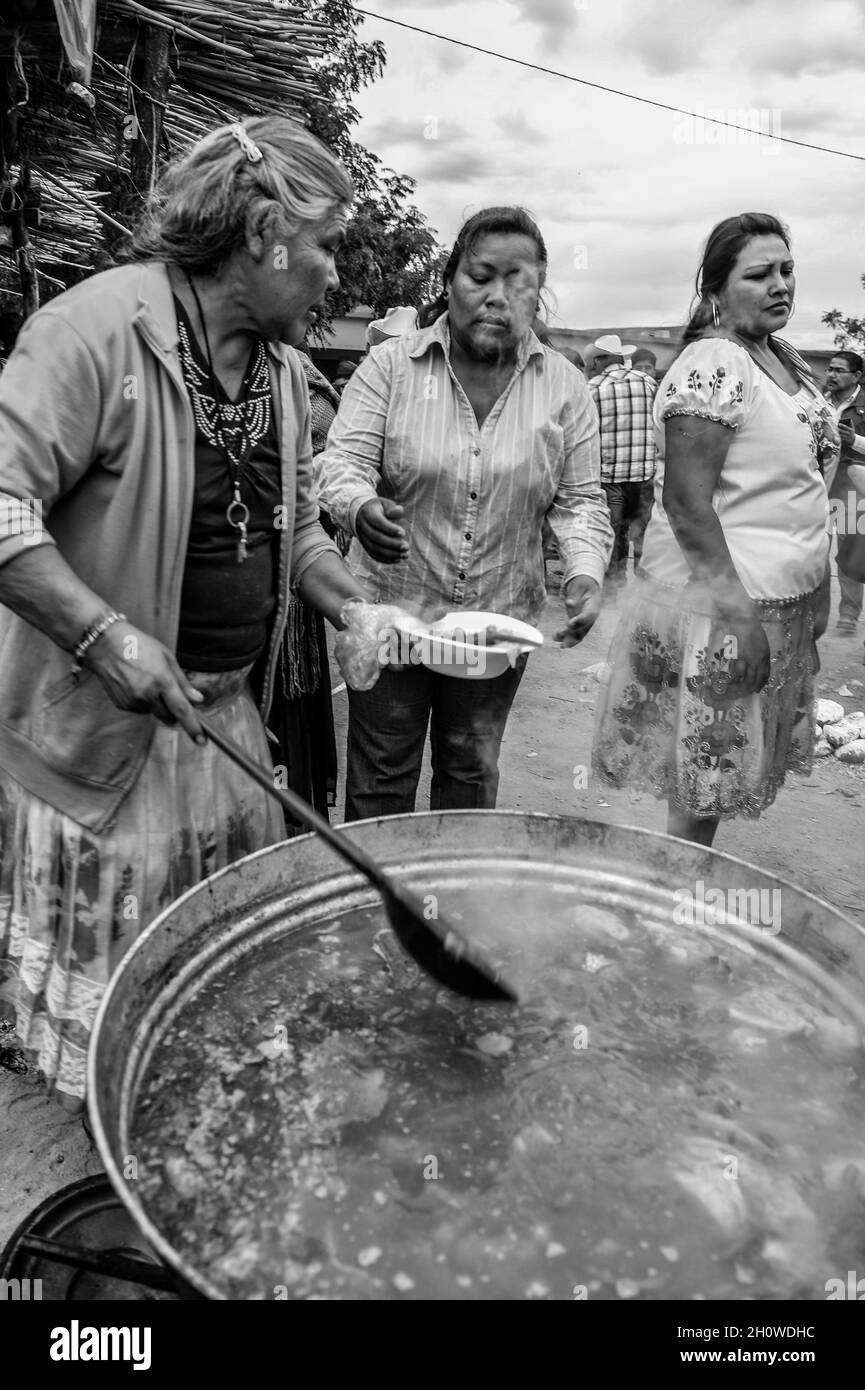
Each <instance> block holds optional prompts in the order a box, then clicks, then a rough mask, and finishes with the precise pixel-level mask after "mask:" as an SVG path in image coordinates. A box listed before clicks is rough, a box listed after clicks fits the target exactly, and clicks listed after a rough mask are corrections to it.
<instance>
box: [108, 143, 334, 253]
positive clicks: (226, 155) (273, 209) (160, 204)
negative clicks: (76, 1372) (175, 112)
mask: <svg viewBox="0 0 865 1390" xmlns="http://www.w3.org/2000/svg"><path fill="white" fill-rule="evenodd" d="M240 126H242V131H243V132H245V136H246V137H247V138H246V139H245V140H244V139H242V138H240V136H239V134H238V131H239V128H240ZM250 146H252V147H254V148H255V149H257V150H258V151H260V153H261V158H260V159H259V160H255V159H252V158H250V156H249V153H248V151H249V149H250ZM353 196H354V190H353V189H352V185H351V180H350V179H349V177H348V174H347V173H346V171H345V169H344V168H343V166H342V164H340V162H339V160H338V159H337V158H336V157H335V156H334V155H332V154H331V152H330V150H328V149H327V147H326V146H325V145H323V144H322V143H321V141H320V140H317V139H316V137H315V136H314V135H311V134H310V132H309V131H308V130H306V129H305V128H304V127H303V126H302V125H299V124H298V123H297V122H296V121H292V120H289V119H288V118H287V117H285V116H256V117H253V118H251V119H249V120H246V121H243V122H242V123H236V124H234V125H224V126H220V127H219V129H218V130H214V131H213V132H212V133H211V134H210V135H205V136H204V138H203V139H202V140H199V141H198V143H197V144H195V145H193V147H192V149H191V150H190V151H189V152H188V154H186V155H184V156H183V158H182V159H179V160H177V161H175V162H173V163H171V164H169V165H168V167H167V168H166V170H165V171H164V173H163V175H162V177H161V179H160V181H159V183H158V184H157V186H156V188H155V189H154V191H153V194H152V195H151V197H150V199H149V200H148V203H147V206H146V208H145V211H144V215H143V217H142V219H141V221H140V223H139V225H138V227H137V228H136V230H135V233H134V235H133V239H132V246H131V251H130V254H131V256H132V258H133V259H134V260H159V261H169V262H171V263H172V264H173V265H177V266H179V267H180V268H181V269H182V270H185V271H187V272H188V273H189V274H191V275H215V274H217V273H218V272H219V270H220V269H221V268H222V267H223V266H224V265H225V262H226V261H227V260H228V259H229V257H230V256H231V255H232V254H233V252H235V251H236V250H237V249H238V248H239V247H241V246H243V244H244V243H245V240H246V235H247V232H248V231H257V232H259V233H260V234H261V235H262V236H264V237H265V238H266V239H274V238H276V237H279V236H288V235H291V233H292V232H295V231H297V229H298V227H299V226H300V225H301V224H302V223H304V222H315V221H318V220H319V219H320V218H322V217H326V216H327V215H328V213H331V212H334V211H336V210H337V209H338V208H341V207H346V206H347V205H348V204H349V203H350V202H351V200H352V197H353Z"/></svg>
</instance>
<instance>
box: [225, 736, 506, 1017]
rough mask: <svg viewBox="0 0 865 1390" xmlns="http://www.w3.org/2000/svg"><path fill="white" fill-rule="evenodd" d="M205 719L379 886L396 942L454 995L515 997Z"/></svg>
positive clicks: (455, 936) (474, 948) (438, 922)
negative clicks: (275, 784) (276, 785)
mask: <svg viewBox="0 0 865 1390" xmlns="http://www.w3.org/2000/svg"><path fill="white" fill-rule="evenodd" d="M199 718H200V716H199ZM200 723H201V727H202V729H203V730H204V732H205V734H206V735H207V737H208V738H209V739H210V740H211V742H212V743H215V744H216V746H217V748H220V749H221V750H222V752H223V753H225V755H226V757H228V758H230V759H231V761H232V762H234V763H236V764H237V766H238V767H241V768H243V770H244V772H246V773H247V774H248V775H249V776H250V777H251V778H252V780H253V781H254V782H257V783H258V785H259V786H260V787H261V789H262V791H265V792H267V793H268V795H270V796H272V797H273V799H274V800H275V801H278V802H279V804H280V806H282V808H283V810H285V811H288V812H289V813H290V814H291V815H292V816H294V818H295V819H296V820H299V821H300V822H301V824H302V825H305V826H307V827H308V828H309V829H310V830H313V831H314V832H315V833H316V835H320V836H321V838H322V839H323V840H326V841H327V843H328V844H329V845H330V847H331V849H332V850H334V851H335V852H336V853H337V854H339V855H341V856H342V858H343V859H346V860H348V862H349V864H351V865H352V866H353V867H354V868H355V869H358V870H359V871H360V873H362V874H363V875H364V877H365V878H368V879H369V881H370V883H372V884H373V885H374V886H375V887H376V888H377V889H378V891H379V892H380V893H381V896H382V899H383V901H384V907H385V911H386V913H387V916H388V921H389V922H390V925H391V927H392V928H393V931H394V934H395V936H396V938H397V940H398V941H399V942H400V944H401V946H402V947H403V949H404V950H405V951H407V952H408V954H409V955H410V956H411V957H412V958H413V959H414V960H416V961H417V963H418V965H419V966H420V967H421V969H423V970H425V971H426V972H427V974H428V975H432V977H433V978H434V979H436V980H438V981H439V983H440V984H443V985H446V986H447V987H448V989H452V990H453V991H454V993H455V994H463V995H465V996H466V997H467V998H468V999H487V1000H490V1001H494V1000H496V1001H498V1002H500V1003H504V1002H506V1001H507V1002H509V1003H513V1002H515V1001H516V999H517V994H516V991H515V990H514V989H513V988H512V986H511V985H509V984H508V983H507V981H506V980H504V979H503V978H502V974H501V971H499V970H497V969H496V967H495V965H493V963H492V961H491V960H490V959H489V957H488V956H487V953H486V952H485V951H484V950H482V949H481V947H479V946H478V945H476V944H475V943H474V942H472V941H470V940H469V939H468V937H467V936H465V935H464V934H463V933H462V932H461V931H459V930H458V929H457V928H456V927H455V926H453V925H452V924H450V923H448V922H447V921H445V920H444V919H443V918H441V917H438V918H427V917H425V916H424V905H423V903H422V902H421V900H420V898H419V897H418V896H417V894H416V893H413V892H412V891H411V889H410V888H406V887H405V886H404V885H403V884H401V883H398V882H396V880H395V879H392V878H391V877H390V875H389V874H387V873H385V871H384V869H383V868H382V866H381V865H380V864H379V863H377V862H376V860H375V859H371V858H370V857H369V855H368V854H366V853H365V852H364V851H363V850H361V849H359V848H358V846H357V845H355V844H354V843H353V842H352V841H351V840H350V839H349V838H348V836H347V835H343V834H340V832H339V831H337V830H334V828H333V826H332V825H330V823H329V822H328V821H326V820H325V819H324V817H323V816H320V815H319V813H318V812H317V811H315V810H313V808H312V807H311V806H310V805H309V804H308V802H306V801H304V800H303V798H302V797H300V796H298V795H297V793H296V792H292V791H288V790H283V789H281V788H279V787H275V786H274V784H273V773H272V772H271V773H269V772H268V771H267V770H266V768H264V767H262V766H261V765H260V764H259V763H257V762H256V761H255V759H254V758H250V757H249V756H248V754H247V753H245V752H244V751H243V749H242V748H240V747H239V746H238V744H236V743H235V742H234V739H232V738H229V737H228V736H227V735H226V734H224V733H222V732H221V731H220V730H219V729H217V728H215V727H214V726H213V725H212V724H211V723H210V722H209V721H208V720H207V719H202V718H200Z"/></svg>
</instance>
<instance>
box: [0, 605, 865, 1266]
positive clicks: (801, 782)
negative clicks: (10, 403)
mask: <svg viewBox="0 0 865 1390" xmlns="http://www.w3.org/2000/svg"><path fill="white" fill-rule="evenodd" d="M836 610H837V590H836V592H835V594H834V601H833V613H832V619H831V622H830V628H829V631H828V633H827V635H826V637H825V638H824V639H822V641H821V643H820V654H821V660H822V664H823V670H822V672H821V674H820V677H819V688H818V693H819V694H820V695H822V696H825V697H828V698H832V699H838V700H839V702H840V703H841V704H843V705H844V707H845V709H846V710H847V712H850V711H852V710H857V709H862V708H865V665H863V639H865V623H860V625H859V635H858V636H857V637H855V638H851V637H838V636H836V635H835V633H834V621H835V613H836ZM561 612H562V610H561V605H560V601H559V599H558V598H556V597H554V596H551V598H550V601H549V603H548V605H547V611H546V613H545V615H544V620H543V623H542V627H543V630H544V633H545V635H546V636H547V637H548V638H549V637H551V635H552V633H553V632H554V631H555V629H556V627H557V626H558V625H559V622H560V618H561ZM615 624H616V609H615V607H613V608H608V609H606V610H605V611H604V612H603V614H602V616H601V618H600V620H599V622H598V624H597V626H596V628H595V630H594V631H593V632H592V633H591V634H590V635H589V637H588V638H587V640H586V641H585V642H584V643H583V644H582V646H580V647H577V648H574V649H572V650H569V651H563V650H559V649H556V648H555V647H554V646H553V645H552V643H551V642H550V641H548V642H547V644H546V645H545V646H544V647H543V648H542V649H541V650H540V651H539V652H538V653H536V654H534V655H533V656H532V658H531V660H530V662H529V667H528V670H527V673H526V676H525V678H524V680H523V684H522V687H521V689H520V692H519V695H518V697H517V702H516V705H515V708H514V711H513V714H512V716H511V720H510V723H509V726H508V730H507V734H506V738H505V742H504V746H503V750H502V758H501V785H500V789H499V806H500V807H501V808H503V809H504V808H510V809H516V810H525V811H546V812H550V813H552V814H554V815H570V816H582V817H585V818H587V819H590V820H600V821H615V822H617V823H620V824H624V825H631V826H640V827H643V828H645V829H650V830H663V829H664V826H665V807H664V806H663V804H661V803H659V802H655V801H654V800H653V799H651V798H649V797H646V798H642V799H639V800H634V799H632V798H631V797H629V796H628V795H627V794H626V793H619V792H610V791H609V790H607V789H605V788H603V787H601V786H598V785H596V784H594V783H593V781H592V779H591V776H589V781H588V786H587V787H586V788H585V789H584V790H575V789H574V769H575V768H582V767H584V768H587V767H588V764H589V762H590V750H591V738H592V721H593V716H594V707H595V699H596V695H597V684H596V682H595V680H594V679H593V678H592V677H591V676H585V675H581V672H584V671H585V669H586V668H587V667H590V666H592V665H594V664H596V663H598V662H601V661H603V660H604V659H605V657H606V654H607V650H608V647H609V643H610V639H611V637H612V634H613V630H614V627H615ZM334 680H335V684H336V685H338V684H339V682H340V680H341V678H340V676H339V675H338V674H337V675H335V677H334ZM844 684H846V686H847V687H848V689H850V690H851V691H852V692H853V695H852V697H847V698H844V697H840V696H838V694H837V692H838V690H839V688H840V687H841V686H842V685H844ZM334 707H335V713H336V722H337V743H338V746H339V747H340V749H341V751H342V749H343V748H344V742H345V720H346V707H347V702H346V697H345V693H344V691H343V692H338V693H335V696H334ZM428 785H429V778H428V774H426V775H425V776H424V778H423V781H422V784H421V788H420V792H419V796H418V804H417V809H418V810H423V809H425V807H426V806H427V805H428ZM863 801H865V768H847V767H845V766H844V765H843V764H841V763H838V762H837V761H836V760H835V759H832V758H829V759H825V760H823V761H821V762H818V763H815V767H814V772H813V775H812V776H811V777H810V778H808V779H807V780H806V779H801V778H792V779H790V780H789V781H788V784H787V786H786V787H785V788H784V790H783V791H782V793H781V795H780V796H779V798H778V800H777V802H776V804H775V805H774V806H773V807H771V809H770V810H769V811H768V812H767V813H766V814H765V815H764V816H763V817H761V819H760V820H758V821H746V820H735V821H730V822H727V823H726V824H724V825H722V827H721V829H720V831H719V833H718V837H717V840H716V845H715V847H716V848H717V849H719V850H721V851H723V852H725V853H728V854H732V855H736V856H737V857H739V858H742V859H745V860H750V861H751V862H753V863H756V864H758V865H760V867H762V868H763V869H766V870H768V871H770V872H774V873H777V874H779V875H781V876H782V877H784V878H788V879H790V880H792V881H793V882H795V883H799V884H801V885H802V886H803V887H805V888H808V889H810V890H811V891H812V892H814V893H817V894H818V895H819V896H821V897H823V898H825V899H826V900H827V901H828V902H830V903H833V904H834V905H836V906H837V907H839V908H841V909H842V910H843V911H845V912H847V913H849V914H850V915H851V916H853V917H855V918H857V920H861V921H865V909H863V907H862V877H863V876H862V859H863V823H865V822H863ZM340 817H341V807H338V808H337V811H336V813H335V814H334V816H333V819H334V820H338V819H339V818H340ZM99 1169H100V1165H99V1161H98V1159H97V1157H96V1154H95V1152H94V1151H93V1150H92V1148H91V1146H90V1144H89V1141H88V1140H87V1138H86V1137H85V1134H84V1130H83V1127H82V1125H81V1121H80V1120H79V1119H74V1118H73V1119H70V1118H69V1117H68V1116H67V1115H66V1113H65V1112H64V1111H63V1110H62V1109H61V1108H60V1106H59V1105H58V1104H57V1103H56V1102H55V1101H53V1100H51V1099H50V1098H49V1097H48V1096H47V1095H46V1094H45V1092H44V1090H43V1087H42V1085H41V1083H40V1081H39V1079H38V1077H37V1076H36V1075H35V1073H34V1072H32V1071H31V1070H30V1069H29V1068H27V1067H26V1065H25V1063H24V1060H23V1057H22V1056H21V1054H20V1053H19V1052H18V1051H17V1049H16V1048H15V1045H14V1037H13V1036H12V1035H11V1033H10V1032H9V1031H8V1030H5V1031H4V1030H3V1029H2V1027H0V1248H2V1246H3V1245H4V1244H5V1242H6V1241H7V1239H8V1238H9V1236H10V1234H11V1233H12V1231H13V1230H14V1228H15V1227H16V1226H17V1224H18V1223H19V1221H20V1220H21V1219H22V1217H23V1216H24V1215H25V1214H26V1213H27V1212H28V1211H29V1210H30V1209H32V1208H33V1207H34V1206H36V1205H37V1203H38V1202H40V1201H41V1200H43V1198H45V1197H46V1196H48V1195H49V1194H50V1193H52V1192H55V1191H57V1190H58V1189H59V1188H61V1187H63V1186H64V1185H66V1184H67V1183H71V1182H74V1181H75V1180H76V1179H78V1178H81V1177H84V1176H88V1175H91V1174H94V1173H98V1172H99Z"/></svg>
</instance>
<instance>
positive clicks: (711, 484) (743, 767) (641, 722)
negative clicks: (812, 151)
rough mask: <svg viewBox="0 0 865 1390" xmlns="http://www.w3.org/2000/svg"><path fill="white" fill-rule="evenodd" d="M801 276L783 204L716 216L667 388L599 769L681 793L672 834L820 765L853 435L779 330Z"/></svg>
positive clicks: (760, 797)
mask: <svg viewBox="0 0 865 1390" xmlns="http://www.w3.org/2000/svg"><path fill="white" fill-rule="evenodd" d="M794 290H795V277H794V274H793V259H792V256H791V253H790V245H789V237H788V233H787V230H786V228H785V227H784V226H783V225H782V224H781V223H780V222H779V221H778V220H777V219H776V218H774V217H771V216H769V215H768V214H762V213H744V214H742V215H741V216H739V217H730V218H727V219H726V220H725V221H724V222H721V223H719V225H718V226H717V227H715V229H714V230H713V232H712V233H711V235H710V237H709V240H708V242H707V243H706V250H705V254H704V257H703V264H702V266H701V269H700V273H699V275H698V279H697V293H698V296H699V302H698V304H697V307H696V309H695V310H694V312H693V314H692V316H691V320H690V322H689V324H688V327H687V329H686V331H685V334H684V339H683V341H684V347H683V350H682V351H681V352H680V354H679V356H678V357H677V358H676V360H675V361H674V362H673V364H672V366H671V367H670V370H669V371H668V372H667V375H666V376H665V377H664V379H663V381H662V382H661V385H660V386H659V388H658V393H657V396H656V399H655V438H656V442H657V445H658V454H659V457H658V469H657V475H656V480H655V507H654V511H653V513H652V518H651V520H650V522H649V525H648V528H647V530H646V535H645V541H644V547H643V557H642V565H641V570H640V577H639V582H638V583H637V584H636V585H635V586H634V592H633V597H632V599H631V601H630V602H629V605H628V608H627V610H626V612H625V613H624V615H623V617H622V620H621V622H620V624H619V628H618V631H617V633H616V636H615V638H614V641H613V646H612V650H611V654H610V667H611V669H610V677H609V680H608V682H607V684H606V686H605V689H604V692H603V695H602V698H601V701H600V706H599V710H598V720H597V727H596V736H595V749H594V763H595V768H596V770H597V771H598V773H599V774H600V775H601V776H602V777H603V778H605V779H606V780H607V781H609V782H611V783H612V784H613V785H616V786H624V785H629V786H633V787H637V788H640V789H650V790H652V791H653V792H654V793H655V794H656V795H658V796H662V797H666V799H667V801H668V804H669V819H668V824H667V829H668V831H669V833H670V834H672V835H678V836H680V837H682V838H684V839H689V840H694V841H696V842H698V843H700V844H704V845H710V844H711V843H712V841H713V839H714V836H715V832H716V830H717V828H718V822H719V821H720V820H721V819H722V818H724V817H728V816H733V815H737V814H745V815H750V816H758V815H759V814H760V812H761V811H762V810H764V809H765V807H766V806H768V805H769V804H770V803H771V802H772V801H773V800H774V798H775V795H776V793H777V791H778V788H779V787H780V786H781V784H782V783H783V781H784V778H785V775H786V773H787V772H788V771H802V772H807V771H808V770H809V768H810V761H811V755H812V746H813V723H812V716H811V702H812V698H813V684H814V673H815V671H816V669H817V665H818V663H817V657H816V648H815V640H816V638H817V637H819V636H820V635H821V633H822V632H823V630H824V628H825V625H826V618H827V615H828V584H827V582H826V581H827V579H828V569H827V560H828V549H829V540H828V534H827V519H828V495H827V491H826V483H825V481H824V473H825V472H826V471H827V470H831V469H833V468H834V466H835V463H836V461H837V452H838V436H837V430H836V428H835V424H834V421H833V418H832V415H831V412H830V410H829V407H828V405H827V403H826V402H825V400H824V399H823V397H822V396H821V395H820V393H819V391H818V390H817V388H816V387H815V385H814V383H813V381H812V379H811V374H810V371H809V369H808V367H807V364H806V363H805V362H804V361H803V360H802V358H801V357H800V356H799V354H798V353H797V352H796V351H795V350H794V349H793V348H791V347H790V346H789V344H787V343H784V342H783V341H781V340H780V339H778V338H776V337H775V334H776V332H778V331H780V330H781V329H782V328H783V327H784V325H785V324H786V323H787V321H788V319H789V317H790V314H791V311H792V308H793V295H794Z"/></svg>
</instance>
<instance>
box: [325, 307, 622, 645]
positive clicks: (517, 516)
mask: <svg viewBox="0 0 865 1390" xmlns="http://www.w3.org/2000/svg"><path fill="white" fill-rule="evenodd" d="M316 465H317V476H318V482H319V489H320V496H321V500H322V505H323V506H325V507H326V508H327V510H328V511H329V512H330V515H331V516H332V517H333V518H334V520H335V521H336V522H337V523H338V524H339V525H340V526H342V527H344V528H345V529H346V530H350V531H352V532H354V530H355V520H356V517H357V513H358V511H359V509H360V508H361V507H362V506H363V504H364V503H365V502H369V501H371V500H372V499H373V498H374V497H375V496H376V495H380V496H382V497H392V498H395V499H396V500H397V501H398V502H399V503H400V505H401V506H402V507H404V509H405V516H404V518H403V520H402V522H401V525H402V526H404V527H405V528H406V530H407V532H408V540H409V545H410V552H409V555H408V556H407V557H406V559H405V560H403V561H401V562H399V563H397V564H394V565H386V564H378V563H377V562H376V561H375V560H373V559H371V557H370V556H369V555H367V554H366V552H365V551H364V550H363V549H362V547H361V545H360V543H359V542H358V541H355V542H354V544H353V546H352V550H351V554H350V556H349V564H350V565H351V567H352V569H353V570H354V571H355V573H356V574H358V575H359V576H360V577H361V578H362V579H364V580H365V581H366V583H367V586H368V588H369V589H371V590H372V591H373V593H374V596H375V597H376V598H379V599H381V600H382V601H383V602H385V603H397V604H398V603H400V602H401V601H402V600H403V599H411V600H413V601H414V602H416V603H419V604H421V605H429V606H440V605H442V604H444V605H446V606H447V607H448V608H479V609H484V610H487V611H492V612H496V613H505V614H508V615H510V616H511V617H514V618H527V619H528V620H529V621H530V622H533V621H535V619H536V618H537V616H538V614H539V613H540V612H541V610H542V608H543V606H544V604H545V602H546V586H545V581H544V561H543V555H542V550H541V526H542V522H543V520H544V517H546V518H547V520H548V521H549V523H550V525H551V527H552V530H553V534H554V535H555V538H556V541H557V542H558V546H559V551H560V554H561V557H562V562H563V566H564V582H565V583H566V582H567V581H568V580H569V579H571V578H572V577H573V576H575V575H579V574H585V575H590V576H591V577H592V578H593V579H595V580H597V582H598V583H599V584H600V583H602V582H603V577H604V570H605V568H606V565H607V561H608V559H609V554H610V547H611V544H612V531H611V528H610V520H609V514H608V511H607V505H606V500H605V498H604V494H603V492H602V491H601V486H600V479H599V460H598V423H597V419H596V417H595V411H594V409H593V408H592V402H591V399H590V397H589V392H588V388H587V387H586V386H585V385H584V384H583V382H582V380H581V379H580V377H579V375H578V373H577V370H576V368H575V367H572V366H571V364H570V362H568V361H566V360H565V358H564V357H562V356H561V354H560V353H558V352H554V351H553V350H552V349H551V348H546V347H543V346H542V345H541V343H540V342H539V341H538V339H537V338H536V337H535V336H534V334H533V333H529V335H528V337H527V339H526V340H525V342H523V343H522V344H521V345H520V348H519V351H518V355H517V361H516V366H515V369H514V374H513V376H512V378H511V380H510V382H509V383H508V385H507V386H506V387H505V390H504V391H503V392H502V395H501V396H500V397H499V400H498V401H497V402H496V404H495V405H494V407H493V409H492V410H491V411H490V414H489V415H488V416H487V418H486V420H485V421H484V423H483V425H482V426H479V425H478V422H477V420H476V418H475V414H474V411H473V410H472V408H471V406H470V405H469V402H468V398H467V396H466V394H465V392H464V391H463V389H462V387H461V386H460V385H459V383H458V382H457V380H456V378H455V376H454V374H453V371H452V369H451V364H450V333H449V329H448V319H447V315H446V314H443V315H442V316H441V317H440V318H439V319H437V320H436V322H435V323H434V324H432V325H431V326H430V327H429V328H426V329H423V330H421V331H418V332H416V333H409V334H407V335H406V336H405V337H402V338H393V339H392V340H391V341H390V342H388V343H384V344H382V345H381V346H380V347H376V348H373V350H372V352H371V353H370V354H369V356H368V357H367V358H365V359H364V361H363V362H362V363H361V364H360V366H359V367H358V369H357V371H356V372H355V374H354V376H353V377H352V378H351V381H350V382H349V383H348V385H347V386H346V388H345V391H344V392H343V395H342V399H341V401H340V407H339V412H338V414H337V417H336V419H335V420H334V422H333V427H332V429H331V431H330V434H329V436H328V441H327V448H326V449H325V451H324V453H323V454H322V455H321V456H320V457H319V458H318V459H317V460H316Z"/></svg>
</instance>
